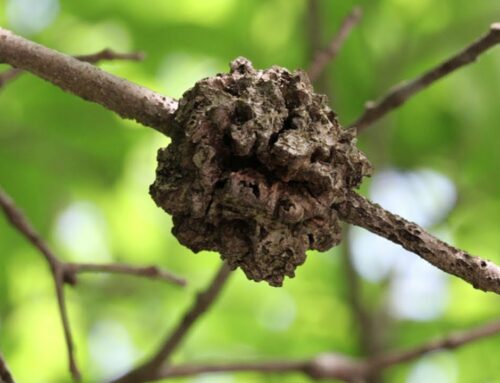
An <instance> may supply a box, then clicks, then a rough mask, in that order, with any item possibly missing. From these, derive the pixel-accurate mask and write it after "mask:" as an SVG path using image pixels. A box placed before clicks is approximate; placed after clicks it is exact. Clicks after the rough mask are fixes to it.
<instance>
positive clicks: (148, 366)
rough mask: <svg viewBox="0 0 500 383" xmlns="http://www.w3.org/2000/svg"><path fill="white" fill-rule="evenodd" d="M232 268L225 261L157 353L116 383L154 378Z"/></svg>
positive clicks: (132, 382) (218, 290) (207, 305)
mask: <svg viewBox="0 0 500 383" xmlns="http://www.w3.org/2000/svg"><path fill="white" fill-rule="evenodd" d="M230 273H231V270H230V269H229V267H228V266H227V265H226V264H225V263H224V264H223V265H222V266H221V268H220V269H219V271H218V272H217V274H216V275H215V277H214V279H213V280H212V282H211V283H210V285H209V286H208V287H207V289H206V290H204V291H203V292H201V293H199V294H198V295H197V297H196V300H195V302H194V304H193V306H191V308H190V309H188V311H187V312H186V313H185V314H184V316H183V318H182V320H181V321H180V322H179V324H178V325H177V327H176V328H175V329H174V330H173V331H172V332H171V333H170V334H169V335H168V336H167V338H166V339H165V340H164V341H163V342H162V343H161V346H160V348H159V349H158V350H157V351H156V353H155V354H154V355H153V356H152V357H151V358H150V359H149V360H147V361H146V362H144V363H143V364H142V365H140V366H139V367H137V368H135V369H133V370H132V371H130V372H128V373H127V374H125V375H124V376H122V377H120V378H118V379H116V380H115V381H114V383H140V382H146V381H149V380H150V379H153V378H154V377H155V376H157V374H158V373H159V371H160V370H161V369H162V368H163V366H165V365H166V363H167V362H168V360H169V358H170V357H171V356H172V354H173V352H174V351H175V350H176V349H177V347H178V346H179V345H180V344H181V342H182V341H183V340H184V338H185V337H186V335H187V334H188V332H189V330H190V329H191V328H192V327H193V325H194V324H195V323H196V322H197V320H198V319H199V318H200V317H201V316H202V315H203V314H204V313H205V312H206V311H207V310H208V309H209V308H210V307H211V306H212V305H213V304H214V303H215V301H216V299H217V297H218V296H219V294H220V292H221V291H222V288H223V287H224V284H225V283H226V281H227V279H228V278H229V275H230Z"/></svg>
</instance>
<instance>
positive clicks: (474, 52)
mask: <svg viewBox="0 0 500 383" xmlns="http://www.w3.org/2000/svg"><path fill="white" fill-rule="evenodd" d="M499 43H500V23H495V24H492V25H491V27H490V30H489V31H488V33H487V34H486V35H484V36H483V37H481V38H480V39H479V40H477V41H475V42H474V43H472V44H471V45H469V46H468V47H466V48H465V49H464V50H462V51H461V52H459V53H457V54H456V55H454V56H453V57H451V58H450V59H448V60H446V61H445V62H443V63H442V64H440V65H438V66H437V67H435V68H433V69H431V70H429V71H428V72H426V73H424V74H423V75H421V76H420V77H417V78H416V79H413V80H411V81H408V82H403V83H401V84H399V85H397V86H395V87H394V88H392V90H390V91H389V92H388V93H387V94H386V95H385V96H383V97H382V98H381V99H380V101H377V102H371V101H370V102H367V103H366V106H365V111H364V112H363V114H362V115H361V116H360V117H359V118H358V119H357V120H356V121H354V122H353V123H352V124H351V125H350V126H349V128H357V130H358V131H362V130H364V129H366V128H367V127H368V126H370V125H372V124H373V123H374V122H376V121H378V120H379V119H380V118H382V117H383V116H385V115H386V114H387V113H389V112H390V111H392V110H394V109H396V108H398V107H400V106H401V105H403V104H404V103H405V102H406V101H408V99H409V98H410V97H412V96H413V95H415V94H416V93H418V92H420V91H421V90H423V89H425V88H427V87H428V86H429V85H431V84H432V83H434V82H435V81H437V80H439V79H441V78H443V77H445V76H446V75H448V74H450V73H451V72H453V71H455V70H457V69H459V68H461V67H463V66H465V65H467V64H470V63H472V62H474V61H476V59H477V58H478V56H479V55H481V54H482V53H484V52H486V51H487V50H488V49H490V48H492V47H494V46H495V45H497V44H499Z"/></svg>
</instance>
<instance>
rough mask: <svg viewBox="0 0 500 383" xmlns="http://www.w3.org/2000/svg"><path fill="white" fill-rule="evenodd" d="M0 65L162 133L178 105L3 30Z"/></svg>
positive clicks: (0, 33)
mask: <svg viewBox="0 0 500 383" xmlns="http://www.w3.org/2000/svg"><path fill="white" fill-rule="evenodd" d="M0 62H4V63H7V64H10V65H12V66H14V67H16V68H19V69H24V70H27V71H29V72H31V73H33V74H35V75H37V76H39V77H41V78H43V79H45V80H47V81H49V82H51V83H53V84H55V85H57V86H59V87H60V88H61V89H63V90H65V91H67V92H70V93H73V94H75V95H77V96H80V97H82V98H83V99H85V100H88V101H92V102H96V103H98V104H100V105H102V106H104V107H105V108H107V109H110V110H112V111H114V112H116V113H118V114H119V115H120V116H121V117H123V118H129V119H133V120H136V121H137V122H140V123H141V124H144V125H146V126H149V127H152V128H154V129H156V130H159V131H162V130H163V126H164V125H165V124H166V121H167V120H168V119H169V117H170V116H171V114H172V113H173V111H174V110H175V109H176V108H177V102H176V101H175V100H173V99H171V98H168V97H165V96H162V95H160V94H158V93H156V92H153V91H152V90H149V89H147V88H144V87H142V86H140V85H137V84H134V83H132V82H130V81H127V80H125V79H122V78H119V77H117V76H114V75H112V74H109V73H106V72H104V71H102V70H100V69H99V68H96V67H95V66H93V65H91V64H88V63H85V62H81V61H79V60H78V59H76V58H74V57H71V56H68V55H65V54H62V53H59V52H56V51H54V50H52V49H50V48H46V47H44V46H42V45H39V44H36V43H34V42H32V41H29V40H26V39H24V38H22V37H20V36H17V35H15V34H14V33H12V32H10V31H8V30H5V29H2V28H0Z"/></svg>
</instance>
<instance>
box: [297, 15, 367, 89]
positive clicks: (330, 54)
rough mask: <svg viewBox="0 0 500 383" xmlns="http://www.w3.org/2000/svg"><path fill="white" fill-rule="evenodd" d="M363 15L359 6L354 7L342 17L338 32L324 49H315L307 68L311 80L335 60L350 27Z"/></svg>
mask: <svg viewBox="0 0 500 383" xmlns="http://www.w3.org/2000/svg"><path fill="white" fill-rule="evenodd" d="M362 15H363V11H362V10H361V8H360V7H355V8H354V9H353V10H352V11H351V12H350V13H349V14H348V15H347V16H346V18H345V19H344V21H343V22H342V25H341V26H340V29H339V30H338V32H337V33H336V34H335V36H333V38H332V40H331V41H330V44H328V46H327V47H326V48H325V49H321V50H319V49H318V50H317V51H316V52H315V54H314V57H313V59H312V62H311V65H310V66H309V69H308V70H307V73H308V74H309V78H310V79H311V81H316V80H317V79H318V78H319V77H320V76H321V75H322V73H324V70H325V68H326V66H327V65H328V64H329V63H330V62H332V61H333V60H335V58H336V57H337V54H338V53H339V51H340V48H342V45H343V44H344V42H345V41H346V39H347V37H349V35H350V33H351V31H352V29H353V28H354V27H355V26H356V25H357V24H358V23H359V21H360V20H361V16H362Z"/></svg>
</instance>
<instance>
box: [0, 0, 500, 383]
mask: <svg viewBox="0 0 500 383" xmlns="http://www.w3.org/2000/svg"><path fill="white" fill-rule="evenodd" d="M16 3H17V4H16ZM29 3H30V2H29V1H26V0H24V1H20V0H17V1H14V0H11V1H5V0H3V1H0V25H1V26H3V27H6V28H11V29H14V30H16V31H17V32H18V33H21V34H23V35H25V36H27V37H29V38H30V39H33V40H35V41H37V42H39V43H41V44H44V45H46V46H49V47H52V48H54V49H57V50H59V51H62V52H65V53H69V54H88V53H94V52H96V51H98V50H100V49H102V48H106V47H110V48H113V49H115V50H117V51H120V52H129V51H136V50H139V51H144V52H145V53H146V55H147V58H146V60H145V61H144V62H141V63H133V62H113V63H103V64H101V65H100V66H101V67H102V68H103V69H105V70H106V71H109V72H112V73H114V74H116V75H119V76H122V77H125V78H127V79H129V80H131V81H134V82H137V83H140V84H142V85H145V86H148V87H150V88H152V89H154V90H156V91H158V92H160V93H164V94H166V95H169V96H172V97H180V96H181V95H182V93H183V92H184V91H185V90H186V89H187V88H189V87H190V86H192V84H193V83H194V82H195V81H196V80H197V79H200V78H202V77H205V76H209V75H213V74H215V73H217V72H221V71H226V70H227V68H228V62H229V61H230V60H232V59H233V58H235V57H237V56H240V55H242V56H246V57H248V58H249V59H251V60H252V62H253V63H254V66H255V67H257V68H265V67H268V66H271V65H274V64H277V65H281V66H285V67H287V68H291V69H295V68H304V67H307V66H308V64H309V62H310V50H311V48H310V47H311V42H310V40H309V37H308V27H307V23H306V19H307V12H308V3H307V2H306V1H302V0H207V1H202V0H183V1H174V0H148V1H144V0H128V1H117V0H108V1H91V0H89V1H66V0H64V1H60V3H59V4H58V9H57V8H54V9H53V15H52V16H53V17H52V19H51V17H49V16H50V15H49V16H47V19H46V20H45V21H46V22H45V24H46V25H43V24H44V23H43V20H44V19H43V17H44V16H43V13H41V14H39V13H37V12H38V11H39V7H40V4H42V3H43V4H44V3H47V1H45V0H44V1H40V2H37V1H32V2H31V3H33V4H34V3H38V6H34V5H33V4H32V6H31V7H30V4H29ZM49 3H50V2H49ZM26 4H28V5H26ZM43 4H42V5H43ZM55 4H56V5H57V3H55ZM319 5H320V7H321V10H320V21H321V25H322V29H323V30H322V44H323V45H325V44H326V43H327V42H328V41H329V39H330V38H331V36H332V35H333V34H334V32H335V31H336V30H337V28H338V26H339V25H340V22H341V20H342V18H343V17H344V16H345V15H346V14H347V13H348V12H349V11H350V9H351V8H352V7H353V6H354V5H361V6H362V7H363V10H364V16H363V20H362V22H361V24H360V25H359V27H357V28H356V29H355V30H354V32H353V33H352V35H351V36H350V37H349V39H348V40H347V42H346V44H345V46H344V48H343V49H342V51H341V53H340V55H339V56H338V58H337V60H336V61H335V62H334V63H332V64H331V65H329V66H328V73H327V75H328V84H327V85H328V88H329V89H330V92H331V93H330V99H331V100H332V107H333V108H334V109H335V111H336V112H337V113H338V114H339V118H340V121H341V122H342V123H343V124H345V125H347V124H349V123H350V122H352V121H353V120H354V119H355V118H356V117H357V116H358V115H359V114H360V113H361V111H362V107H363V104H364V103H365V102H366V101H367V100H370V99H376V98H377V97H378V96H380V95H381V94H382V93H383V92H384V91H385V90H386V89H388V88H389V87H390V86H392V85H393V84H395V83H397V82H399V81H401V80H403V79H406V78H412V77H414V76H415V75H417V74H419V73H421V72H422V71H423V70H425V69H426V68H429V67H431V66H433V65H435V64H437V63H439V62H440V61H441V60H443V59H444V58H446V57H448V56H449V55H450V54H452V53H455V52H456V51H458V50H459V49H461V48H462V47H464V46H465V45H466V44H468V43H470V42H471V41H473V40H474V39H476V38H477V37H478V36H480V35H482V34H484V33H485V32H486V31H487V29H488V26H489V25H490V23H492V22H494V21H500V2H498V0H482V1H476V2H474V1H468V0H442V1H431V0H419V1H410V0H406V1H405V0H366V1H359V2H353V1H347V0H346V1H326V0H323V1H320V2H319ZM42 8H43V7H42ZM23 12H24V13H23ZM19 15H20V16H19ZM35 20H36V23H35ZM35 24H36V25H35ZM30 25H31V27H30ZM37 25H41V26H40V27H39V28H36V26H37ZM0 68H1V69H2V70H5V69H7V66H5V65H1V66H0ZM499 121H500V48H497V49H493V50H492V51H490V52H489V53H487V54H485V55H483V56H482V57H481V59H480V60H479V61H478V62H477V63H475V64H474V65H471V66H468V67H466V68H465V69H462V70H460V71H458V72H456V73H453V74H452V75H450V76H449V77H447V78H446V79H444V80H442V81H440V82H439V83H436V84H434V85H433V86H432V87H430V88H429V89H427V90H425V91H424V92H423V93H420V94H419V95H418V96H416V97H415V98H413V99H412V100H410V101H409V102H408V103H407V104H406V105H405V106H403V107H402V108H400V109H399V110H398V111H396V112H394V113H392V114H391V115H390V116H387V117H386V118H384V119H383V120H382V121H381V122H380V123H378V124H377V125H375V126H373V127H372V128H370V129H369V130H367V131H366V132H365V133H363V134H362V136H361V137H360V139H359V145H360V147H361V148H362V150H363V151H364V152H365V153H366V154H367V156H368V158H370V159H371V160H372V162H373V164H374V166H375V169H377V170H382V169H389V168H391V169H399V171H413V170H417V169H432V170H434V171H436V172H439V174H441V175H443V176H446V177H447V179H449V180H451V181H452V182H453V184H454V185H455V188H456V190H457V197H458V198H457V200H456V204H455V206H454V208H453V209H452V210H451V211H450V212H449V214H446V218H445V219H444V220H443V221H442V222H439V224H438V226H439V227H441V228H443V227H444V228H445V229H446V231H447V232H448V233H449V236H450V237H451V240H452V242H453V243H454V244H455V245H457V246H459V247H461V248H464V249H467V250H468V251H470V252H471V253H473V254H477V255H481V256H482V257H485V258H489V259H492V260H493V261H495V262H496V263H500V233H499V227H500V177H499V168H500V166H499V165H500V123H499ZM167 144H168V139H167V138H165V137H162V136H161V135H160V134H158V133H157V132H155V131H153V130H150V129H145V128H143V127H141V126H139V125H137V124H135V123H133V122H130V121H123V120H120V119H119V118H118V117H117V116H115V115H114V114H113V113H111V112H109V111H107V110H105V109H103V108H102V107H100V106H97V105H95V104H91V103H87V102H84V101H82V100H80V99H78V98H76V97H74V96H71V95H69V94H65V93H64V92H62V91H61V90H59V89H57V88H55V87H54V86H52V85H50V84H48V83H46V82H44V81H42V80H40V79H38V78H35V77H34V76H31V75H23V76H22V77H21V78H19V79H17V80H16V81H15V82H12V83H11V84H9V85H7V86H5V87H4V88H1V89H0V184H1V185H2V187H3V188H4V189H5V190H6V191H7V192H8V193H9V194H10V195H11V196H13V197H14V199H15V200H16V201H17V203H18V205H19V206H20V207H22V209H23V211H24V212H25V213H26V214H27V216H28V217H29V218H30V219H31V220H32V222H33V224H34V226H35V227H36V228H37V229H38V230H39V231H40V232H41V233H42V234H43V236H44V238H46V239H47V240H48V242H49V243H50V245H51V247H52V248H53V249H54V251H55V252H57V254H58V255H59V256H60V257H61V258H64V259H66V260H71V261H81V262H110V261H112V260H115V261H122V262H129V263H132V264H137V265H146V264H157V265H161V266H163V267H165V268H167V269H169V270H172V271H174V272H176V273H177V274H179V275H182V276H185V277H186V278H187V279H188V280H189V287H187V288H185V289H182V288H179V287H176V286H171V285H169V284H164V283H161V282H152V281H147V280H139V279H136V278H130V277H122V276H102V275H85V276H82V277H81V278H80V283H79V284H78V286H77V287H75V288H74V289H72V288H66V292H67V299H68V306H69V311H70V317H71V323H72V327H73V329H74V332H75V337H76V344H77V357H78V361H79V363H80V366H81V370H82V371H83V373H84V377H85V381H88V382H94V381H102V379H104V378H109V377H110V376H115V375H116V374H118V373H120V372H124V371H125V370H127V368H129V367H131V365H133V364H134V363H135V362H136V361H138V360H141V358H144V357H146V356H147V355H148V354H149V353H150V352H152V351H153V350H154V349H155V348H156V345H158V344H159V342H160V341H161V338H162V336H163V334H167V333H168V331H169V329H171V328H172V327H173V326H174V325H175V324H176V323H177V321H178V320H179V318H180V316H181V315H182V313H183V311H184V310H185V309H186V308H187V307H188V306H189V305H190V304H191V303H192V300H193V296H194V293H195V292H196V291H197V290H199V289H200V288H202V287H203V286H205V285H206V284H207V282H208V281H209V280H210V278H211V277H212V275H213V273H214V272H215V270H216V269H217V268H218V265H219V264H220V261H219V257H218V255H216V254H213V253H200V254H196V255H195V254H193V253H191V252H190V251H189V250H187V249H185V248H183V247H182V246H181V245H180V244H179V243H178V242H177V241H176V239H175V238H174V237H173V236H172V235H171V234H170V229H171V226H172V224H171V219H170V217H169V216H167V215H165V214H164V213H163V212H162V211H161V210H160V209H158V208H156V206H155V205H154V203H153V201H152V200H151V198H150V197H149V195H148V186H149V184H150V183H151V182H152V181H153V179H154V171H155V156H156V151H157V149H158V148H160V147H163V146H165V145H167ZM369 184H370V180H367V181H366V182H365V186H364V188H363V191H367V190H368V186H369ZM390 279H391V277H390V276H387V277H385V278H383V279H382V280H380V281H378V282H370V281H367V280H364V281H363V282H362V283H363V292H364V300H365V303H366V305H367V306H369V307H370V308H371V309H373V310H375V309H379V308H380V307H383V306H384V302H385V297H386V296H387V294H388V289H389V287H388V286H389V285H390ZM447 288H448V295H449V296H448V300H447V303H446V306H445V307H443V309H442V312H441V314H440V315H437V316H436V317H434V318H432V320H425V321H422V320H414V319H409V318H399V317H397V316H395V317H394V316H393V318H392V319H391V320H390V321H388V323H387V324H386V330H387V332H388V336H387V339H386V345H385V346H386V348H387V349H398V348H401V347H410V346H412V345H418V344H420V343H421V342H424V341H425V340H427V339H432V338H433V337H439V336H443V335H446V334H448V333H449V332H450V331H451V330H459V329H467V328H469V327H472V326H477V325H479V324H481V323H485V322H488V321H491V320H493V319H495V318H498V317H499V316H500V299H499V297H498V296H495V295H494V294H492V293H489V294H485V293H483V292H480V291H477V290H474V289H473V288H472V287H471V286H470V285H468V284H466V283H464V282H463V281H461V280H459V279H457V278H451V277H450V278H448V279H447ZM347 289H348V287H347V284H346V273H345V270H344V266H343V261H342V258H341V254H340V249H332V250H331V251H329V252H327V253H323V254H318V253H311V254H310V255H309V257H308V260H307V262H306V263H305V264H304V265H303V266H302V267H300V268H299V269H298V270H297V276H296V278H294V279H291V280H287V281H286V282H285V285H284V287H283V288H280V289H276V288H271V287H269V286H267V285H265V284H263V283H259V284H256V283H254V282H250V281H248V280H246V278H245V277H244V275H243V273H242V272H241V271H237V272H235V273H234V275H233V276H232V278H231V280H230V281H229V283H228V285H227V286H226V289H225V290H224V292H223V294H222V296H221V297H220V298H221V299H220V300H219V301H218V302H217V303H216V305H215V306H214V307H213V309H212V310H211V311H210V312H209V313H208V314H207V315H206V316H205V317H203V319H201V320H200V321H199V322H198V323H197V325H196V326H195V328H194V329H193V331H192V332H191V333H190V334H189V336H188V337H187V339H186V341H185V343H184V344H183V345H182V347H181V348H179V349H178V350H177V352H176V354H175V357H174V361H176V362H181V361H182V362H195V361H198V362H207V361H224V362H228V361H231V360H237V361H241V360H246V361H250V360H262V359H270V358H306V357H312V356H314V355H316V354H318V353H323V352H329V351H331V352H339V353H345V354H349V355H352V356H362V355H361V354H362V351H361V347H360V344H359V339H358V333H359V326H358V324H357V321H356V318H355V316H354V314H353V312H352V308H351V307H350V304H349V301H348V299H347V296H348V291H347ZM428 298H429V299H431V300H432V298H433V297H432V296H429V297H428ZM389 316H390V314H389ZM0 350H1V352H2V353H3V354H4V356H5V357H6V359H7V361H8V362H9V365H10V367H11V369H12V370H13V373H14V375H15V377H17V380H18V381H19V382H24V383H31V382H33V383H44V382H47V383H49V382H50V383H56V382H68V381H69V376H68V373H67V371H66V354H65V347H64V340H63V337H62V330H61V326H60V320H59V317H58V314H57V307H56V301H55V296H54V292H53V285H52V280H51V277H50V274H49V270H48V268H47V266H46V264H45V263H44V260H43V259H42V257H41V256H40V255H39V254H37V252H36V251H35V250H34V249H33V248H32V247H31V246H30V245H28V244H27V243H26V242H25V240H24V239H23V238H22V237H20V235H19V234H18V233H16V232H15V231H14V230H13V229H12V228H11V227H10V226H9V225H8V224H7V223H6V222H5V220H4V219H0ZM422 366H423V367H422ZM426 368H427V369H429V368H430V369H431V370H430V371H433V372H432V375H431V376H433V380H432V381H433V382H443V383H444V382H446V383H448V382H450V383H469V382H472V383H475V382H484V383H487V382H488V383H492V382H500V338H499V337H498V336H497V337H496V338H495V337H491V338H489V339H486V340H482V341H479V342H477V343H474V344H471V345H468V346H466V347H463V348H461V349H459V350H457V351H453V352H441V353H435V354H432V355H431V356H428V357H426V358H424V359H421V360H416V361H414V362H411V363H408V364H405V365H402V366H398V367H395V368H392V369H390V370H387V371H386V373H385V374H384V377H385V379H386V381H387V382H409V383H418V382H422V383H423V382H427V381H431V380H428V379H427V378H425V377H424V378H422V377H419V376H420V375H418V374H422V372H421V371H422V369H424V370H425V369H426ZM436 371H437V372H436ZM423 376H427V377H428V375H425V374H424V375H423ZM425 379H427V380H425ZM175 381H179V382H181V381H182V382H184V381H186V382H197V383H198V382H223V383H225V382H306V381H308V379H306V378H305V377H302V376H300V375H296V374H295V375H260V374H251V373H244V374H243V373H242V374H221V375H216V376H211V377H208V376H206V377H193V378H189V379H178V380H175Z"/></svg>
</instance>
